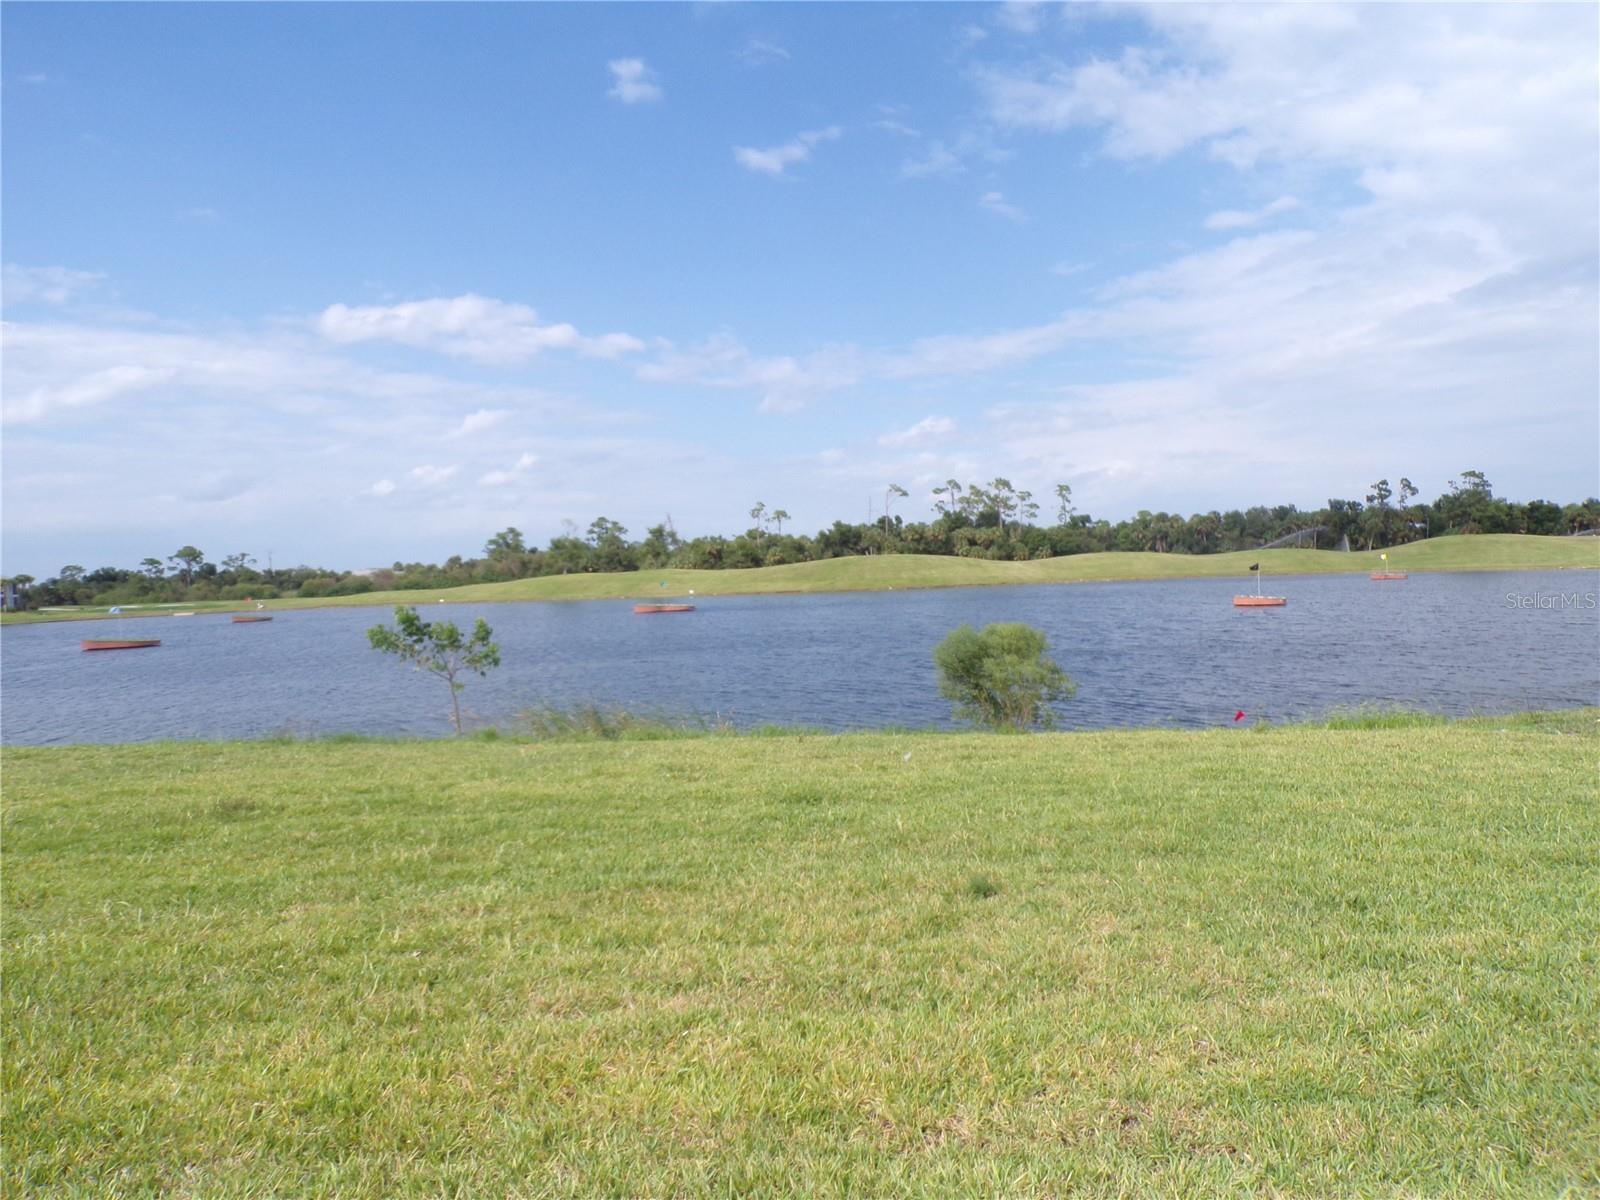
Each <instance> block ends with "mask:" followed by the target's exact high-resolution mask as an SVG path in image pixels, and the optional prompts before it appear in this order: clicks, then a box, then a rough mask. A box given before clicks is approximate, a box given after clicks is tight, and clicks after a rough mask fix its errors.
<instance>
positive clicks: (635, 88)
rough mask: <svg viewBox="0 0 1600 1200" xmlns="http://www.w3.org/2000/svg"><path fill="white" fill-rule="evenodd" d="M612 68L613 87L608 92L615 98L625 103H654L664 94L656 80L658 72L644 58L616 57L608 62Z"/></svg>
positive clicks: (607, 93)
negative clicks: (646, 63)
mask: <svg viewBox="0 0 1600 1200" xmlns="http://www.w3.org/2000/svg"><path fill="white" fill-rule="evenodd" d="M606 65H607V66H608V67H609V68H610V69H611V79H612V84H611V89H610V90H609V91H608V92H606V95H608V96H610V97H611V98H612V99H613V100H620V101H621V102H622V103H624V104H654V103H655V102H656V101H657V100H659V99H661V97H662V95H663V94H664V93H663V92H662V90H661V85H660V84H659V83H657V82H656V79H657V76H656V73H655V72H654V71H653V70H651V69H650V68H649V67H648V66H646V65H645V61H644V59H642V58H614V59H612V60H611V61H610V62H609V63H607V64H606Z"/></svg>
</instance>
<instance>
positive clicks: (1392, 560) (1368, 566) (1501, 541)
mask: <svg viewBox="0 0 1600 1200" xmlns="http://www.w3.org/2000/svg"><path fill="white" fill-rule="evenodd" d="M1388 554H1389V562H1388V566H1389V568H1390V569H1392V570H1400V571H1540V570H1560V569H1567V568H1574V567H1589V568H1595V567H1600V538H1558V537H1533V536H1530V535H1526V534H1515V533H1491V534H1479V535H1474V536H1471V537H1438V538H1433V539H1432V540H1430V541H1422V542H1413V543H1411V544H1410V545H1407V546H1398V547H1396V548H1395V549H1393V550H1390V551H1388ZM1254 562H1259V563H1261V564H1262V566H1263V568H1264V569H1265V570H1266V571H1267V573H1268V575H1269V576H1271V575H1274V574H1324V573H1330V572H1331V573H1337V572H1359V573H1362V574H1365V573H1367V572H1369V571H1375V570H1378V569H1379V568H1380V567H1382V566H1384V563H1383V561H1382V560H1381V559H1380V558H1379V552H1377V551H1371V552H1359V553H1351V554H1341V553H1338V552H1337V551H1332V550H1248V551H1239V552H1237V553H1233V554H1148V553H1136V552H1128V553H1108V554H1075V555H1070V556H1068V557H1066V558H1050V559H1041V560H1039V561H1037V562H1020V563H1017V562H989V561H987V560H984V559H977V558H955V557H949V556H939V555H931V554H886V555H877V556H872V557H863V556H858V557H852V558H832V559H827V560H824V561H822V562H813V563H793V564H790V565H788V566H782V567H758V568H752V569H748V570H737V571H683V570H652V571H627V572H622V573H617V574H593V575H549V576H544V577H542V578H539V579H519V580H516V581H514V582H511V583H480V584H468V585H465V586H462V587H454V588H436V589H424V590H420V591H403V592H367V593H364V594H362V595H358V596H333V597H323V598H318V599H314V600H298V599H291V600H274V601H268V602H267V607H268V608H273V609H277V608H323V607H327V606H329V605H370V604H381V605H392V604H412V605H415V604H421V603H430V604H431V603H433V602H435V601H436V600H438V599H440V598H441V597H442V598H444V599H446V600H450V601H452V602H458V603H468V602H470V603H475V604H478V603H486V602H494V601H512V600H616V599H639V598H660V597H661V596H684V595H687V594H688V593H689V592H690V591H691V590H692V591H694V593H695V594H696V595H700V596H734V595H751V594H761V593H776V592H858V591H888V590H892V589H897V588H932V587H980V586H990V585H1002V584H1018V583H1088V582H1097V581H1106V580H1113V579H1189V578H1196V577H1217V576H1236V577H1238V578H1240V579H1245V580H1248V579H1251V578H1253V576H1251V574H1250V564H1251V563H1254ZM663 583H665V584H666V586H665V587H662V584H663ZM191 607H194V608H197V609H199V608H207V609H243V608H253V607H254V606H253V605H246V604H244V603H242V602H238V603H228V602H223V603H219V604H200V605H192V606H191ZM84 615H86V616H96V617H100V616H104V615H105V614H104V612H103V610H102V611H96V612H93V613H85V614H84ZM128 615H129V616H148V615H161V614H160V613H159V612H158V613H155V614H151V613H150V612H148V611H144V612H139V613H129V614H128ZM19 619H20V620H32V621H37V620H49V619H55V620H60V619H63V618H62V616H61V615H60V614H48V613H46V614H37V613H21V614H13V613H7V614H5V617H4V620H5V622H6V623H7V624H10V623H13V622H15V621H17V620H19Z"/></svg>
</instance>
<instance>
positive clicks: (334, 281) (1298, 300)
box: [0, 3, 1600, 575]
mask: <svg viewBox="0 0 1600 1200" xmlns="http://www.w3.org/2000/svg"><path fill="white" fill-rule="evenodd" d="M0 22H3V33H4V41H3V50H0V89H3V135H4V142H3V146H4V156H5V162H4V166H5V171H4V181H3V200H4V229H3V232H4V262H5V279H4V316H5V331H4V355H5V357H4V364H3V371H4V374H3V385H4V427H3V439H4V440H3V446H0V451H3V467H4V480H3V487H4V540H3V552H4V562H3V569H4V570H5V571H6V572H9V573H17V572H24V571H25V572H28V573H31V574H35V575H45V574H53V573H54V572H55V571H56V570H57V569H58V568H59V567H60V566H61V565H62V564H64V563H68V562H73V563H80V564H83V565H85V566H88V567H91V568H92V567H95V566H100V565H109V564H118V565H131V564H133V563H135V562H137V560H138V559H140V558H142V557H145V556H146V555H155V556H165V555H167V554H170V553H171V552H172V551H173V550H175V549H176V548H177V547H178V546H180V545H182V544H184V543H189V542H192V543H194V544H196V545H198V546H200V547H201V548H202V549H203V550H205V551H206V552H207V553H208V555H209V556H210V557H212V558H221V557H222V556H223V555H225V554H229V553H233V552H236V551H247V552H250V553H252V554H255V555H256V556H257V557H258V558H262V559H263V560H264V559H265V556H266V555H267V553H268V552H269V551H270V552H271V554H272V556H273V559H274V561H275V563H277V564H278V565H285V564H288V563H294V562H309V563H318V564H323V565H328V566H339V567H361V566H372V565H383V564H387V563H389V562H392V561H394V560H396V559H404V560H414V559H429V560H440V559H443V558H444V557H446V556H448V555H450V554H453V553H462V554H471V553H475V552H476V551H477V550H478V549H479V548H480V547H481V546H482V544H483V542H484V541H485V539H486V538H487V537H488V536H489V535H490V534H492V533H494V532H495V531H496V530H498V529H501V528H504V527H505V526H507V525H516V526H517V527H518V528H520V529H522V530H523V531H524V532H525V533H526V534H528V535H529V536H530V538H532V539H534V540H538V541H543V540H544V539H546V538H548V537H550V536H551V535H552V534H556V533H559V532H561V529H562V526H563V522H564V521H573V522H576V523H577V524H578V525H580V526H585V525H587V524H588V522H589V521H590V520H591V519H592V518H593V517H594V516H596V515H599V514H604V515H607V516H609V517H612V518H614V519H617V520H620V521H622V522H623V523H624V524H625V525H627V526H629V527H630V529H632V530H633V531H634V532H635V533H636V534H637V533H642V531H643V529H644V527H645V526H646V525H647V524H652V523H654V522H656V521H659V520H660V519H661V518H662V517H663V516H664V515H665V514H667V513H671V515H672V517H673V519H674V522H675V523H676V525H677V527H678V528H679V529H680V530H682V531H685V532H733V531H735V530H737V529H739V528H742V526H743V525H744V524H747V523H748V521H747V518H746V514H747V512H748V510H749V509H750V507H751V506H752V505H753V504H754V503H755V502H756V501H757V500H761V501H765V502H766V503H767V504H768V505H769V506H774V507H782V508H785V509H787V510H788V511H789V512H790V513H792V514H793V515H794V518H795V519H796V522H797V524H798V525H799V527H801V528H806V529H814V528H816V527H819V526H822V525H826V524H829V523H831V522H832V521H833V520H834V519H835V518H837V517H845V518H849V519H862V518H864V517H865V516H866V515H867V509H868V503H869V497H872V496H877V497H879V498H880V499H879V501H878V503H880V504H881V496H882V494H883V491H884V489H885V487H887V485H888V484H889V483H891V482H894V483H899V484H901V485H903V486H905V487H906V488H908V489H909V490H910V492H911V496H910V497H909V498H908V499H907V500H904V501H901V502H900V504H899V506H897V511H901V512H904V513H906V514H907V515H909V516H923V515H926V514H927V513H928V510H929V501H930V489H931V488H932V487H933V486H934V485H936V484H938V483H940V482H942V481H943V480H944V479H946V478H948V477H952V476H953V477H955V478H958V479H961V480H963V481H977V480H987V479H989V478H992V477H993V476H995V475H1005V476H1007V477H1008V478H1010V479H1012V480H1013V481H1014V482H1016V483H1018V484H1019V485H1021V486H1024V487H1029V488H1031V489H1032V490H1034V491H1035V492H1036V493H1038V494H1040V495H1047V494H1049V493H1050V491H1051V490H1052V488H1053V487H1054V485H1055V484H1057V483H1060V482H1067V483H1070V484H1071V485H1072V487H1073V489H1074V492H1075V495H1076V498H1077V499H1078V501H1079V505H1080V508H1083V509H1086V510H1088V511H1091V512H1093V513H1095V514H1096V515H1100V516H1107V517H1111V518H1113V519H1116V518H1120V517H1123V516H1127V515H1129V514H1131V513H1132V512H1134V511H1136V510H1137V509H1139V508H1150V509H1168V510H1178V511H1182V512H1185V513H1189V512H1194V511H1205V510H1209V509H1212V508H1229V507H1236V506H1238V507H1242V506H1246V505H1249V504H1253V503H1278V502H1285V501H1292V502H1296V503H1299V504H1302V505H1305V506H1309V507H1314V506H1318V505H1320V504H1322V503H1323V502H1324V501H1325V500H1326V499H1327V498H1328V497H1329V496H1355V497H1359V496H1360V495H1361V494H1362V493H1363V492H1364V491H1365V490H1366V484H1368V483H1369V482H1371V481H1372V480H1374V479H1377V478H1379V477H1381V476H1386V477H1388V478H1390V479H1391V480H1392V479H1395V478H1397V477H1398V476H1400V475H1408V476H1409V477H1410V478H1412V479H1413V480H1415V481H1416V482H1417V483H1418V484H1419V485H1420V486H1421V487H1422V489H1423V492H1424V494H1425V495H1428V496H1432V495H1435V494H1437V493H1438V492H1439V491H1441V490H1443V489H1444V487H1445V486H1446V484H1447V483H1448V481H1449V479H1450V478H1451V477H1453V476H1455V475H1457V474H1458V473H1459V472H1460V471H1462V470H1464V469H1467V468H1474V469H1480V470H1483V471H1485V472H1486V473H1487V474H1488V475H1489V477H1490V479H1491V480H1492V481H1493V482H1494V483H1495V485H1496V487H1497V489H1498V490H1499V491H1500V492H1501V493H1502V494H1508V495H1512V496H1514V497H1517V498H1521V499H1529V498H1532V497H1534V496H1548V497H1550V498H1553V499H1556V500H1569V499H1576V498H1579V497H1581V496H1584V495H1589V494H1593V493H1594V492H1595V491H1596V490H1600V483H1597V475H1600V415H1597V410H1600V400H1597V388H1600V360H1597V356H1600V351H1597V335H1596V330H1597V322H1600V316H1597V304H1596V289H1597V254H1600V250H1597V246H1600V235H1597V216H1596V214H1597V211H1600V165H1597V154H1596V147H1597V144H1600V136H1597V118H1596V106H1595V95H1596V87H1597V78H1596V65H1595V64H1596V53H1595V51H1596V49H1597V20H1596V10H1595V9H1594V8H1593V7H1592V6H1564V5H1552V6H1538V5H1532V6H1498V5H1484V6H1464V7H1459V8H1457V7H1448V6H1437V5H1428V6H1359V7H1353V8H1345V7H1340V6H1332V5H1317V6H1282V7H1280V6H1272V5H1237V6H1223V7H1216V8H1212V7H1205V6H1194V5H1172V6H1155V7H1143V6H1133V5H1118V6H1084V7H1079V6H1065V7H1061V6H1043V5H1017V4H1012V5H996V6H968V5H775V4H695V5H673V4H658V5H599V4H597V5H522V4H497V5H466V4H457V5H422V4H416V5H390V4H363V5H321V4H305V5H209V6H207V5H142V4H125V5H54V4H26V3H23V4H16V3H13V4H8V5H6V6H5V7H4V8H3V9H0Z"/></svg>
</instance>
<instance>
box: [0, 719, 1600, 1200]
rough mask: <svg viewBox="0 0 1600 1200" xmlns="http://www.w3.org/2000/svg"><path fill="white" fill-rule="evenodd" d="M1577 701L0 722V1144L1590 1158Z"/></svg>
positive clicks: (1598, 1103)
mask: <svg viewBox="0 0 1600 1200" xmlns="http://www.w3.org/2000/svg"><path fill="white" fill-rule="evenodd" d="M1597 718H1600V710H1594V709H1590V710H1586V711H1577V712H1570V713H1562V714H1551V715H1547V716H1535V717H1527V718H1496V719H1493V720H1490V721H1480V722H1472V723H1461V724H1453V725H1448V724H1437V723H1434V724H1427V725H1419V726H1416V727H1400V728H1378V729H1373V730H1349V729H1333V728H1322V729H1314V728H1299V729H1293V728H1286V729H1272V730H1265V731H1261V732H1253V731H1242V730H1217V731H1211V732H1203V733H1182V732H1142V733H1105V734H1063V735H1049V736H1038V737H1002V736H983V735H937V734H912V735H907V734H895V735H887V734H874V735H850V736H844V737H824V736H811V737H804V736H785V737H773V738H749V737H746V738H729V737H707V738H699V739H693V740H677V741H659V742H620V743H605V744H596V743H559V744H518V743H514V742H506V741H501V742H475V741H465V742H431V743H415V742H413V743H394V742H387V743H385V742H378V743H361V742H356V743H338V742H323V743H294V742H284V743H255V744H232V745H228V744H209V745H206V744H186V745H144V746H118V747H89V746H83V747H70V748H57V749H37V750H9V751H7V753H6V806H5V814H4V815H5V868H6V869H5V872H4V875H3V878H0V888H3V893H0V895H3V900H4V910H5V923H4V930H3V937H4V942H3V945H4V956H5V964H6V977H5V987H4V990H3V993H0V1039H3V1051H4V1052H3V1054H0V1082H3V1091H0V1133H3V1138H4V1143H5V1147H6V1153H5V1155H4V1159H3V1163H0V1185H3V1186H0V1190H3V1191H4V1193H5V1194H6V1195H16V1196H24V1195H31V1196H53V1197H97V1198H98V1197H116V1196H135V1195H139V1196H144V1195H168V1196H193V1197H202V1196H203V1197H207V1198H208V1200H229V1198H235V1197H238V1198H242V1197H246V1196H339V1197H347V1198H360V1197H385V1198H387V1197H412V1196H415V1197H423V1196H444V1195H452V1196H512V1195H515V1196H554V1197H562V1196H572V1197H580V1196H582V1197H588V1196H680V1197H691V1196H712V1195H716V1196H732V1195H738V1196H750V1197H787V1196H802V1195H803V1196H816V1197H825V1198H826V1197H855V1196H951V1197H980V1196H981V1197H992V1196H1062V1195H1068V1194H1070V1195H1073V1196H1087V1197H1096V1196H1105V1197H1109V1196H1123V1197H1152V1198H1153V1197H1179V1196H1183V1197H1189V1196H1207V1197H1210V1196H1240V1197H1243V1196H1267V1195H1270V1196H1275V1197H1280V1198H1283V1200H1297V1198H1305V1200H1311V1198H1316V1200H1322V1198H1325V1197H1329V1196H1386V1197H1401V1196H1404V1197H1412V1198H1416V1197H1453V1198H1457V1200H1460V1198H1469V1200H1471V1198H1478V1197H1481V1198H1485V1200H1487V1198H1488V1197H1496V1198H1501V1197H1530V1198H1531V1197H1554V1196H1560V1195H1572V1196H1577V1195H1589V1194H1592V1193H1593V1192H1594V1191H1595V1190H1596V1188H1597V1187H1600V1160H1597V1159H1596V1157H1595V1154H1594V1148H1595V1147H1596V1146H1600V1116H1597V1114H1600V1065H1597V1064H1600V1046H1597V1044H1596V1030H1597V1029H1600V991H1597V989H1596V988H1595V987H1594V985H1593V981H1594V976H1595V969H1596V960H1595V947H1596V946H1597V945H1600V893H1597V890H1596V880H1597V879H1600V823H1597V822H1596V819H1595V813H1594V764H1595V761H1596V756H1597V751H1600V740H1597V734H1596V732H1595V731H1596V729H1597V728H1600V726H1597V725H1596V719H1597Z"/></svg>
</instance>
